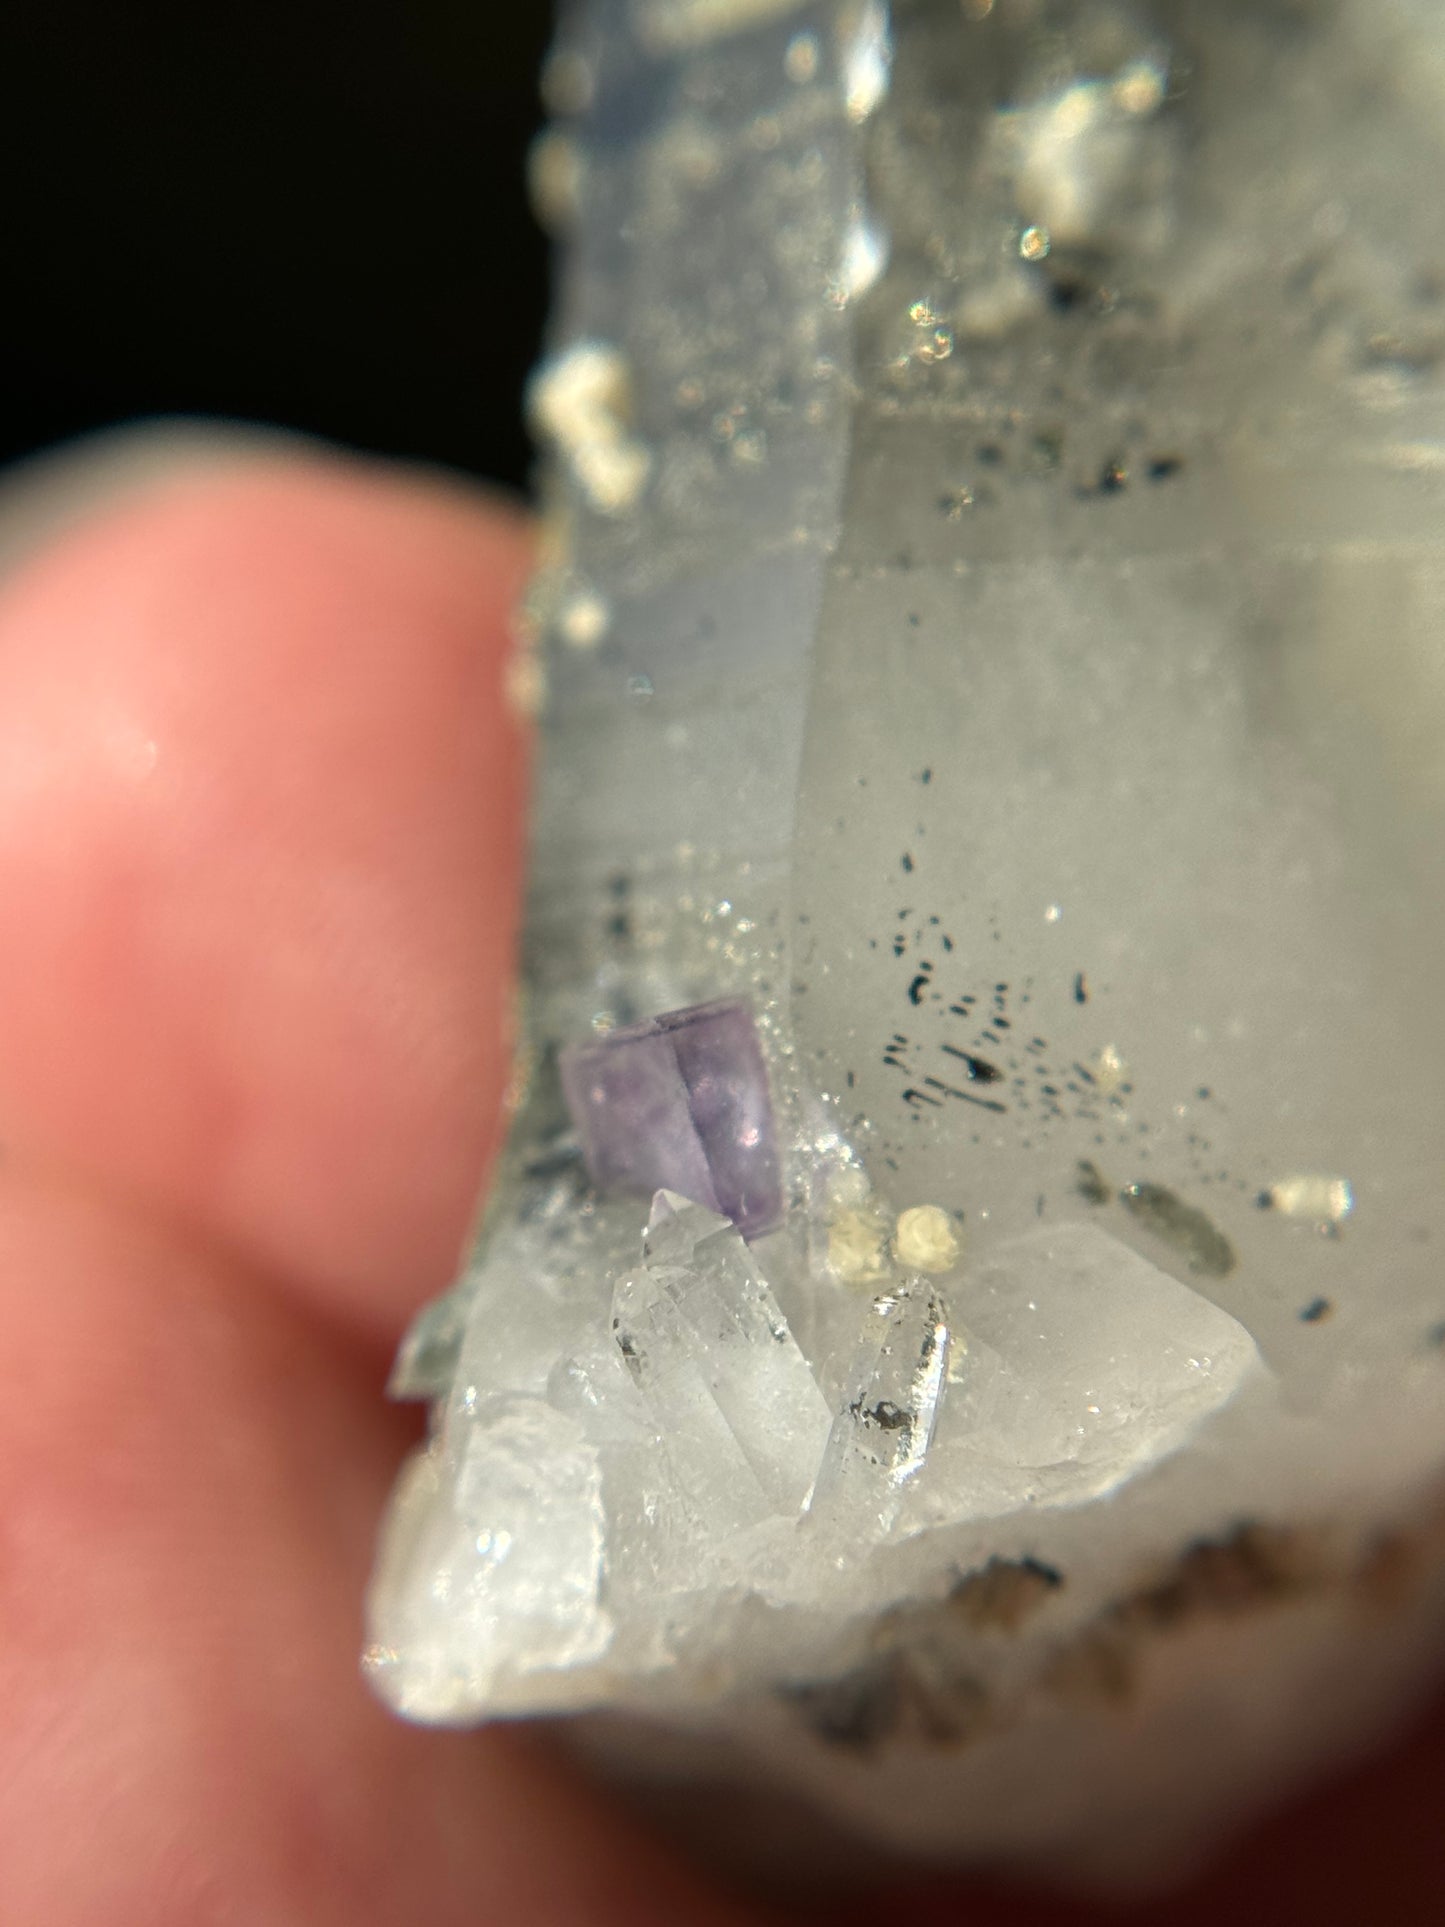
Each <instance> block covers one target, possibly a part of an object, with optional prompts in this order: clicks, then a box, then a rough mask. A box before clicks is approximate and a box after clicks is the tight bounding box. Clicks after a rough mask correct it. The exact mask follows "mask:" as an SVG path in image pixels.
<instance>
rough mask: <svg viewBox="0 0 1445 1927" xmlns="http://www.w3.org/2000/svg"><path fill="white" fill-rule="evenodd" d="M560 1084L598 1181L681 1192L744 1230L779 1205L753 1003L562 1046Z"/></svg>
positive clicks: (710, 1008)
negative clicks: (751, 1008)
mask: <svg viewBox="0 0 1445 1927" xmlns="http://www.w3.org/2000/svg"><path fill="white" fill-rule="evenodd" d="M561 1068H562V1089H563V1093H564V1094H565V1096H566V1099H567V1108H568V1110H569V1111H570V1112H571V1113H572V1120H573V1122H574V1123H575V1124H576V1126H577V1129H578V1131H579V1132H580V1134H581V1138H582V1151H583V1155H584V1156H585V1158H586V1160H587V1169H588V1170H589V1171H590V1172H591V1174H592V1180H593V1182H594V1183H595V1184H596V1185H597V1186H598V1188H599V1189H600V1190H604V1191H633V1192H636V1193H637V1194H638V1196H640V1197H650V1196H651V1195H652V1193H653V1192H654V1191H676V1192H679V1193H680V1194H681V1195H682V1196H683V1197H685V1198H691V1199H692V1200H693V1201H694V1203H696V1204H701V1205H706V1207H707V1208H708V1210H709V1211H716V1212H718V1213H720V1214H721V1216H723V1217H725V1218H731V1219H732V1221H733V1223H734V1224H735V1225H736V1226H737V1228H738V1230H739V1231H741V1232H742V1234H743V1236H744V1237H745V1238H755V1237H757V1236H758V1235H759V1234H760V1233H762V1232H764V1231H768V1230H771V1229H772V1227H773V1226H774V1225H775V1224H776V1223H777V1222H778V1220H779V1218H780V1217H781V1216H782V1208H783V1206H782V1183H781V1178H780V1176H779V1167H778V1144H777V1136H776V1133H775V1132H774V1130H773V1110H772V1104H771V1102H770V1100H769V1097H768V1075H767V1070H766V1067H765V1066H764V1064H763V1053H762V1050H761V1049H760V1047H759V1044H758V1034H757V1031H756V1029H755V1028H754V1026H753V1020H752V1016H751V1013H750V1012H749V1010H748V1008H747V1006H746V1005H745V1004H741V1003H736V1002H722V1003H715V1004H696V1005H694V1006H693V1007H692V1008H691V1009H690V1010H670V1011H667V1012H665V1013H664V1014H663V1015H662V1016H660V1017H649V1018H647V1019H645V1020H644V1021H643V1022H642V1023H640V1024H629V1025H627V1026H626V1027H625V1028H624V1029H622V1030H614V1031H611V1032H609V1033H608V1035H607V1036H605V1037H600V1038H598V1040H597V1041H596V1042H595V1043H590V1044H573V1045H569V1046H568V1048H567V1049H566V1050H564V1051H563V1052H562V1059H561Z"/></svg>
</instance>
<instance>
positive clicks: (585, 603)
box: [557, 589, 612, 649]
mask: <svg viewBox="0 0 1445 1927" xmlns="http://www.w3.org/2000/svg"><path fill="white" fill-rule="evenodd" d="M611 621H612V614H611V611H610V610H609V609H608V607H607V604H606V603H605V602H604V601H603V599H602V597H601V596H600V595H598V594H596V593H595V591H593V590H591V589H582V590H579V591H578V593H577V594H576V595H574V596H572V597H570V598H569V599H568V601H567V602H565V603H564V604H563V606H562V612H561V614H560V616H559V617H558V618H557V627H558V629H559V630H560V631H561V635H562V640H563V641H564V642H566V643H567V644H569V645H570V646H571V647H572V648H573V649H595V648H596V647H597V645H598V643H599V642H601V640H602V638H603V637H604V636H605V635H606V634H607V630H608V627H609V625H610V623H611Z"/></svg>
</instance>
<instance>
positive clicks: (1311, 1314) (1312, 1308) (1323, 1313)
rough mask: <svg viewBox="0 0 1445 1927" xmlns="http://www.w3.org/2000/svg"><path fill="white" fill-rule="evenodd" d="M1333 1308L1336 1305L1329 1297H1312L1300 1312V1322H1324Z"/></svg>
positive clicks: (1303, 1323)
mask: <svg viewBox="0 0 1445 1927" xmlns="http://www.w3.org/2000/svg"><path fill="white" fill-rule="evenodd" d="M1333 1310H1334V1306H1333V1305H1332V1304H1331V1303H1330V1301H1329V1299H1328V1298H1315V1299H1312V1300H1311V1301H1310V1303H1309V1304H1307V1305H1306V1306H1305V1308H1304V1310H1303V1311H1302V1312H1301V1313H1300V1323H1301V1324H1302V1325H1320V1324H1323V1323H1324V1321H1325V1319H1326V1318H1328V1317H1329V1315H1330V1313H1331V1312H1332V1311H1333Z"/></svg>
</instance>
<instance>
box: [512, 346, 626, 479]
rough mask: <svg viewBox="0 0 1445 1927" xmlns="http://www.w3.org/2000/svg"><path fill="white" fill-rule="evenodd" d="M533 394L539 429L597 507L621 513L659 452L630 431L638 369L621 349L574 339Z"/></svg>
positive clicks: (545, 368)
mask: <svg viewBox="0 0 1445 1927" xmlns="http://www.w3.org/2000/svg"><path fill="white" fill-rule="evenodd" d="M528 401H529V407H530V412H531V415H532V419H533V421H534V422H535V423H536V426H537V429H538V432H539V433H540V434H541V435H543V436H545V437H546V439H547V440H548V441H550V442H552V443H553V444H554V446H555V447H556V449H557V452H558V453H559V454H560V455H561V457H562V459H563V460H564V461H565V462H566V464H567V466H568V467H569V469H570V470H571V472H572V474H573V477H574V478H575V480H576V481H577V483H578V485H579V486H580V488H581V490H582V493H583V494H584V495H585V496H586V498H587V500H588V502H589V503H590V504H591V506H592V507H593V508H594V509H596V510H597V511H598V512H599V513H600V514H603V515H620V514H622V513H624V512H625V511H626V510H627V509H630V508H632V507H634V506H635V505H636V503H637V501H638V499H639V498H640V496H641V494H642V491H643V489H644V488H645V487H646V485H647V478H648V476H649V474H650V473H651V469H652V456H651V452H650V451H649V450H648V448H647V447H646V446H645V445H644V444H643V443H642V442H640V441H638V440H637V439H636V438H635V437H634V436H633V435H632V433H631V428H630V424H631V419H632V380H631V373H630V371H629V368H628V365H627V361H626V358H625V357H624V356H623V355H622V353H621V352H620V351H619V350H618V349H617V348H615V347H613V346H612V345H611V344H610V343H608V342H603V341H578V342H574V344H573V345H572V346H571V347H570V348H567V349H564V350H563V351H562V353H561V354H559V355H556V356H554V357H553V358H552V359H551V360H550V361H547V362H544V363H543V365H542V366H541V367H540V368H539V369H538V371H537V373H536V374H535V375H534V376H533V378H532V385H531V388H530V390H529V394H528Z"/></svg>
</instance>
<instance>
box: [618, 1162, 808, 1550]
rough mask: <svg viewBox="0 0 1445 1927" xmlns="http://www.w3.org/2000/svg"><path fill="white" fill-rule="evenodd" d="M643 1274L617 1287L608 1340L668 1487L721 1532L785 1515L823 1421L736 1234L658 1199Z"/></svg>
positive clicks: (802, 1366)
mask: <svg viewBox="0 0 1445 1927" xmlns="http://www.w3.org/2000/svg"><path fill="white" fill-rule="evenodd" d="M643 1252H644V1265H643V1269H642V1270H641V1271H640V1272H631V1273H628V1274H626V1275H624V1276H623V1277H622V1278H620V1279H619V1280H618V1283H617V1288H616V1290H615V1292H614V1293H613V1299H612V1332H613V1336H614V1337H615V1338H616V1340H617V1344H618V1348H619V1350H620V1351H621V1353H622V1356H623V1358H624V1359H625V1360H626V1362H627V1366H628V1369H629V1370H630V1371H631V1373H632V1375H633V1378H634V1380H635V1381H636V1384H637V1386H638V1389H639V1390H640V1391H641V1392H642V1395H643V1397H644V1398H645V1399H646V1401H647V1403H648V1404H649V1406H650V1407H651V1408H652V1412H653V1415H654V1418H655V1420H656V1423H657V1427H658V1430H659V1432H660V1434H661V1436H662V1438H663V1441H664V1445H665V1448H666V1450H667V1452H668V1454H669V1456H670V1457H671V1458H672V1459H673V1461H674V1463H675V1465H676V1468H677V1472H678V1479H679V1484H680V1485H681V1486H682V1488H683V1490H684V1491H685V1492H688V1493H690V1494H693V1495H695V1496H696V1497H697V1499H698V1502H699V1507H700V1510H701V1511H702V1512H703V1515H704V1516H705V1517H706V1518H708V1519H709V1520H710V1521H713V1522H714V1523H716V1524H717V1525H718V1526H719V1528H720V1529H727V1526H728V1525H729V1524H738V1525H741V1524H743V1523H746V1522H749V1521H750V1520H755V1519H760V1518H766V1517H767V1516H769V1515H770V1514H772V1513H774V1512H781V1513H784V1514H786V1515H787V1516H789V1517H796V1515H797V1514H798V1513H799V1512H800V1511H801V1509H802V1506H803V1503H804V1501H805V1500H806V1498H807V1496H808V1493H809V1491H810V1490H811V1489H812V1485H813V1480H814V1477H815V1475H816V1472H817V1468H818V1464H819V1461H820V1459H821V1457H822V1453H823V1447H824V1444H825V1443H826V1441H827V1438H828V1430H829V1426H830V1425H831V1423H832V1415H831V1413H830V1411H829V1408H828V1404H827V1401H826V1400H825V1399H824V1397H823V1394H822V1392H821V1391H820V1390H819V1389H818V1383H817V1380H816V1379H815V1378H814V1377H813V1373H812V1369H811V1367H810V1366H809V1364H808V1361H807V1359H806V1358H804V1356H803V1354H802V1352H801V1351H799V1349H798V1346H797V1343H796V1341H795V1340H794V1338H793V1335H792V1333H791V1332H790V1331H789V1330H788V1324H787V1320H786V1319H785V1318H784V1317H783V1314H782V1312H781V1310H780V1309H779V1306H778V1303H777V1300H776V1299H775V1298H774V1297H773V1294H772V1292H771V1291H770V1290H769V1289H768V1286H767V1283H766V1282H765V1280H764V1279H763V1277H762V1276H761V1274H760V1273H759V1271H758V1269H757V1266H756V1265H755V1263H754V1262H753V1259H752V1256H751V1254H750V1253H749V1251H748V1248H747V1246H746V1245H745V1244H744V1243H743V1241H742V1238H741V1236H740V1235H739V1234H738V1232H737V1230H736V1229H735V1228H734V1227H733V1226H732V1225H731V1224H729V1223H728V1222H727V1220H726V1219H724V1218H719V1217H718V1216H717V1215H716V1214H715V1213H713V1212H710V1211H707V1210H704V1209H703V1207H702V1206H701V1205H696V1204H692V1203H690V1202H689V1201H688V1200H687V1199H686V1198H679V1197H677V1196H676V1195H675V1194H673V1193H671V1192H667V1191H659V1192H658V1194H657V1197H656V1199H655V1200H654V1201H653V1207H652V1216H651V1219H650V1220H649V1223H648V1229H647V1236H646V1239H645V1241H644V1245H643Z"/></svg>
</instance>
